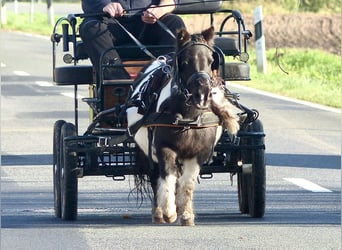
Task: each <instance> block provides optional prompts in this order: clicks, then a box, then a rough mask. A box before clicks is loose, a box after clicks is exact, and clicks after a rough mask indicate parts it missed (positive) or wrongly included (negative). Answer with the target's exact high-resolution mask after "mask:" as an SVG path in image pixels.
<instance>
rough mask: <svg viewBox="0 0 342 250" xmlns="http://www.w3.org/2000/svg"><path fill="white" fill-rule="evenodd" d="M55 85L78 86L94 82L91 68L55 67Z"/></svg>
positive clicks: (81, 66) (87, 66) (82, 66)
mask: <svg viewBox="0 0 342 250" xmlns="http://www.w3.org/2000/svg"><path fill="white" fill-rule="evenodd" d="M53 81H54V82H55V83H56V85H80V84H92V83H93V82H94V77H93V66H89V65H76V66H64V67H56V68H55V69H54V72H53Z"/></svg>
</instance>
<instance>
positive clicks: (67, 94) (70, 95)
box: [61, 92, 84, 99]
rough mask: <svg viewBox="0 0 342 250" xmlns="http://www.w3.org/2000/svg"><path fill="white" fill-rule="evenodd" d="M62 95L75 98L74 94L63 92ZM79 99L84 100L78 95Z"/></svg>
mask: <svg viewBox="0 0 342 250" xmlns="http://www.w3.org/2000/svg"><path fill="white" fill-rule="evenodd" d="M61 95H64V96H66V97H71V98H74V97H75V95H74V93H73V92H62V93H61ZM77 98H78V99H82V98H84V96H82V95H79V94H77Z"/></svg>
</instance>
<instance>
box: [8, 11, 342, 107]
mask: <svg viewBox="0 0 342 250" xmlns="http://www.w3.org/2000/svg"><path fill="white" fill-rule="evenodd" d="M58 18H59V17H57V16H56V17H55V19H56V20H57V19H58ZM7 20H8V23H7V24H6V25H2V29H5V30H17V31H23V32H30V33H35V34H41V35H47V36H50V35H51V33H52V28H53V27H52V26H51V25H49V24H48V20H47V16H46V14H43V13H36V14H35V16H34V22H33V23H30V16H29V14H20V15H15V14H14V13H12V12H9V11H8V12H7ZM249 52H250V58H251V59H250V60H249V63H250V66H251V78H252V80H251V81H247V82H239V84H244V85H247V86H250V87H253V88H257V89H261V90H265V91H269V92H272V93H277V94H280V95H284V96H288V97H292V98H297V99H301V100H306V101H310V102H314V103H319V104H322V105H327V106H331V107H336V108H340V107H341V58H340V57H339V56H337V55H333V54H330V53H327V52H324V51H319V50H304V49H287V48H279V49H278V51H277V53H276V50H275V49H270V50H268V51H267V69H268V72H267V74H265V75H264V74H261V73H258V72H257V70H256V59H255V51H253V49H250V51H249ZM285 72H286V73H285Z"/></svg>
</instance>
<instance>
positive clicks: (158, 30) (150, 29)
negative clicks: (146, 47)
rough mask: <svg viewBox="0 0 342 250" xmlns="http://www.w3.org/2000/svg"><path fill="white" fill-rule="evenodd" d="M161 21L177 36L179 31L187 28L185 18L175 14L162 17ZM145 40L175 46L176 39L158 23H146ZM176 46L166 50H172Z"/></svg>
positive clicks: (150, 42)
mask: <svg viewBox="0 0 342 250" xmlns="http://www.w3.org/2000/svg"><path fill="white" fill-rule="evenodd" d="M160 21H161V22H162V23H163V24H164V25H165V26H166V27H167V28H168V29H169V30H170V31H171V32H172V33H173V34H174V35H175V36H176V34H177V31H178V30H180V29H182V28H185V24H184V22H183V20H182V19H181V18H180V17H179V16H177V15H174V14H167V15H165V16H163V17H162V18H160ZM143 41H144V42H145V43H146V44H152V45H171V46H174V45H175V43H176V40H175V39H174V38H173V37H172V36H171V35H170V34H169V33H167V32H166V31H165V30H164V29H163V28H162V27H161V26H160V25H159V24H158V23H155V24H153V25H146V31H145V32H144V37H143ZM173 50H174V48H172V49H169V50H166V52H172V51H173Z"/></svg>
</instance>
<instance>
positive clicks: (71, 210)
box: [60, 123, 78, 220]
mask: <svg viewBox="0 0 342 250" xmlns="http://www.w3.org/2000/svg"><path fill="white" fill-rule="evenodd" d="M75 135H76V129H75V126H74V125H73V124H71V123H65V124H64V125H63V126H62V131H61V142H60V146H61V147H60V148H61V149H60V152H61V154H60V156H61V159H60V161H61V163H62V164H61V166H62V167H61V174H60V184H61V217H62V219H63V220H76V218H77V191H78V183H77V173H76V171H75V169H76V168H77V154H76V153H75V152H70V150H69V149H68V148H67V147H66V142H65V140H64V139H65V138H67V137H69V136H75Z"/></svg>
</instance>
